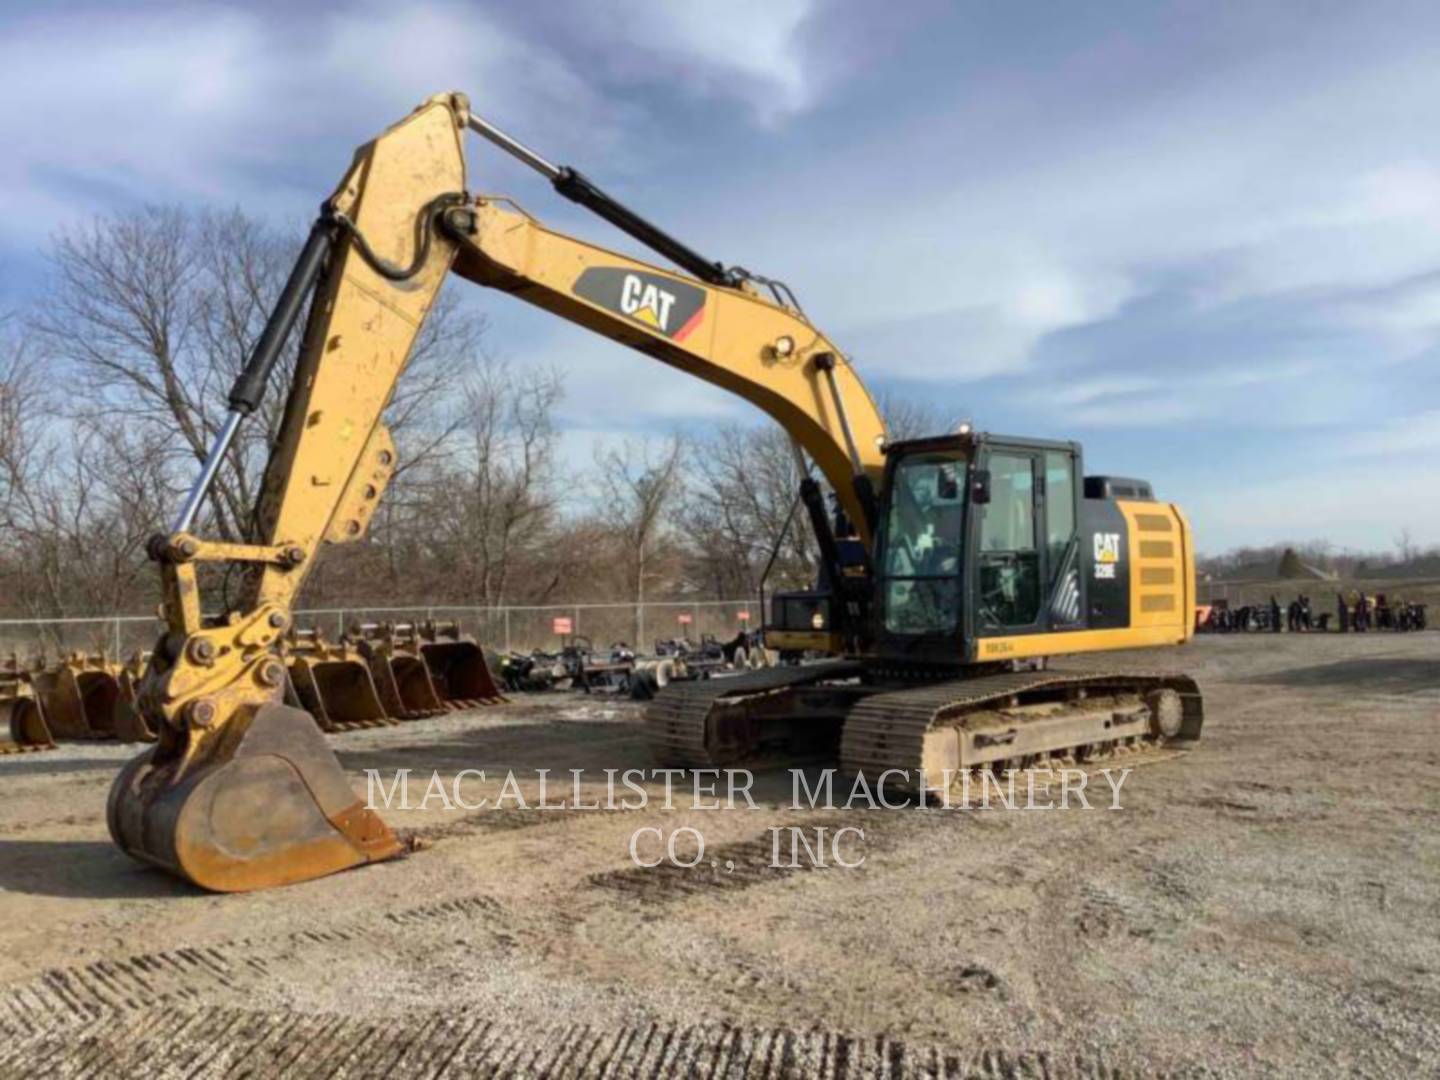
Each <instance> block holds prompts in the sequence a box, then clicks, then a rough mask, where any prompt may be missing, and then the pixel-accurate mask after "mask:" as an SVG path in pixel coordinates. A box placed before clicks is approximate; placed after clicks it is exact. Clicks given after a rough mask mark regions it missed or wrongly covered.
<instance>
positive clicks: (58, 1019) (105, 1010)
mask: <svg viewBox="0 0 1440 1080" xmlns="http://www.w3.org/2000/svg"><path fill="white" fill-rule="evenodd" d="M480 917H483V919H484V921H485V922H486V924H487V926H488V927H492V928H493V927H494V925H495V924H496V923H498V922H506V923H507V924H513V923H514V922H516V921H523V920H516V919H514V918H513V913H512V912H510V911H509V910H508V909H507V908H505V906H504V905H502V904H501V903H500V902H499V901H497V900H495V899H494V898H493V897H491V896H488V895H484V894H477V895H472V896H465V897H459V898H456V899H451V900H442V901H436V902H434V903H430V904H422V905H420V906H417V907H412V908H406V909H403V910H400V911H389V912H378V913H374V914H370V915H367V916H365V917H364V918H362V919H360V920H358V921H357V922H356V923H354V924H352V925H351V926H350V927H348V928H346V929H327V930H309V929H307V930H296V931H292V932H290V933H287V934H283V935H278V936H276V937H274V938H267V939H255V938H240V939H236V940H233V941H221V942H217V943H214V944H211V945H205V946H198V947H185V948H176V949H167V950H161V951H156V952H148V953H139V954H135V955H132V956H128V957H122V958H117V959H105V960H96V961H94V962H92V963H88V964H81V965H76V966H73V967H66V968H51V969H49V970H47V971H43V972H41V973H40V974H39V975H37V976H35V977H34V978H32V979H30V980H28V981H26V982H23V983H18V984H13V985H11V986H8V987H0V1044H13V1043H16V1042H20V1041H24V1040H27V1039H35V1038H43V1037H45V1036H46V1035H47V1034H48V1033H50V1032H52V1031H61V1032H71V1031H73V1030H75V1029H76V1028H84V1027H85V1026H87V1025H90V1024H93V1023H94V1022H95V1021H96V1020H97V1019H98V1018H100V1017H113V1016H116V1015H125V1014H128V1013H135V1012H144V1011H148V1010H153V1009H154V1008H155V1007H157V1006H160V1005H174V1006H176V1007H182V1008H183V1007H186V1006H193V1005H198V1003H199V1002H200V1001H201V1000H202V999H204V998H206V997H208V996H209V995H212V994H216V993H222V994H229V995H231V996H232V997H233V996H239V995H243V994H245V993H246V992H247V991H249V990H251V989H253V988H254V986H255V985H256V984H257V983H258V982H262V981H265V980H269V979H273V978H275V977H276V974H275V971H276V968H277V966H280V965H282V964H283V963H286V962H291V961H293V960H294V958H295V957H296V956H297V954H299V953H303V952H305V951H307V950H313V949H331V948H334V947H336V946H346V945H351V944H354V943H355V942H357V941H364V940H367V939H368V938H370V937H371V936H372V935H373V934H374V933H375V932H376V931H377V930H383V929H385V928H389V927H413V926H416V925H420V924H434V923H439V922H443V921H445V920H457V921H469V920H472V919H476V918H480ZM512 928H513V926H512Z"/></svg>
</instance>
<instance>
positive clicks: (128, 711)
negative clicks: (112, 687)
mask: <svg viewBox="0 0 1440 1080" xmlns="http://www.w3.org/2000/svg"><path fill="white" fill-rule="evenodd" d="M149 663H150V654H149V653H147V652H137V653H136V654H135V655H134V656H132V657H131V658H130V659H129V660H128V661H127V662H126V663H125V666H124V667H122V668H121V669H120V673H119V675H118V676H117V677H116V681H117V683H118V684H119V687H120V696H119V699H118V700H117V701H116V703H115V737H116V738H117V739H119V740H120V741H121V742H154V741H155V729H154V728H152V727H151V726H150V722H149V721H148V720H146V719H145V714H144V713H143V712H141V710H140V703H139V698H138V688H139V685H140V679H141V677H142V676H143V675H144V674H145V668H146V665H148V664H149Z"/></svg>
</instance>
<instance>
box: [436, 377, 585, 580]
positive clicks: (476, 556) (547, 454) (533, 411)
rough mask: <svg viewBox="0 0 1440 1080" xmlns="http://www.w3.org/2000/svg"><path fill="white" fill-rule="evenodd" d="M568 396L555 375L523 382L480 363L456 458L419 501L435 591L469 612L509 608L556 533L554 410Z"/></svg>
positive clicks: (470, 383)
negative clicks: (537, 552)
mask: <svg viewBox="0 0 1440 1080" xmlns="http://www.w3.org/2000/svg"><path fill="white" fill-rule="evenodd" d="M562 393H563V384H562V381H561V378H560V376H559V374H558V373H556V372H554V371H548V370H534V371H525V372H522V373H520V374H518V375H517V374H516V373H515V372H514V371H513V370H512V369H511V367H510V366H509V365H508V364H504V363H498V362H494V361H488V362H485V363H482V364H481V365H480V366H479V367H478V368H477V369H476V370H475V371H474V372H473V374H472V375H471V376H470V378H469V379H468V380H467V382H466V384H465V387H464V391H463V408H462V410H461V412H460V421H459V431H458V439H457V445H456V448H455V451H454V452H453V453H452V454H451V455H449V456H448V457H447V458H446V459H445V460H444V461H443V462H442V463H440V464H439V465H437V467H436V468H434V469H433V470H431V471H430V477H429V479H428V480H422V481H417V483H420V484H423V486H424V494H423V495H422V496H421V498H420V504H421V505H422V507H423V522H424V523H423V526H422V527H424V528H426V529H427V530H428V531H429V532H430V534H431V535H432V536H433V538H434V539H433V541H432V544H433V553H434V560H433V563H434V565H433V566H432V568H431V569H432V573H434V574H438V575H439V576H440V577H441V578H442V579H443V584H442V582H441V581H437V583H436V584H437V586H439V587H442V588H444V589H445V590H446V591H453V592H454V593H456V594H457V595H458V597H459V598H461V599H464V600H465V601H466V602H467V603H473V604H482V605H498V604H502V603H504V602H505V601H506V600H507V599H509V598H510V590H511V581H512V576H513V571H514V570H515V568H516V565H517V563H523V561H524V556H525V554H526V553H527V552H528V550H529V549H530V548H531V547H532V546H536V545H539V544H541V543H542V542H543V540H544V537H545V534H546V533H547V531H548V530H549V529H550V528H551V527H552V526H553V525H554V517H555V513H556V508H557V505H558V502H559V492H558V488H557V484H556V478H555V452H556V446H557V439H558V437H557V435H556V432H555V425H554V410H555V406H556V405H557V404H558V403H559V401H560V398H561V396H562Z"/></svg>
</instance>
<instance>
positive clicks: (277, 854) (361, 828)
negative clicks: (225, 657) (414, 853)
mask: <svg viewBox="0 0 1440 1080" xmlns="http://www.w3.org/2000/svg"><path fill="white" fill-rule="evenodd" d="M106 818H107V821H108V824H109V826H110V835H111V836H112V837H113V838H114V840H115V842H116V844H118V845H119V846H120V847H121V848H122V849H123V850H124V851H126V852H128V853H129V854H130V855H132V856H134V857H136V858H138V859H143V860H145V861H147V862H150V863H153V864H155V865H157V866H160V867H163V868H164V869H166V870H168V871H169V872H170V873H172V874H176V875H178V876H180V877H182V878H185V879H186V880H188V881H192V882H194V883H195V884H196V885H199V886H201V887H202V888H206V889H211V890H213V891H215V892H244V891H248V890H251V889H263V888H269V887H272V886H276V885H288V884H291V883H293V882H297V881H307V880H309V879H310V878H315V877H321V876H323V875H326V874H333V873H336V872H337V871H340V870H346V869H349V868H350V867H352V866H359V865H361V864H363V863H367V862H378V861H380V860H382V859H389V858H394V857H395V856H397V855H400V854H402V852H403V850H404V848H403V846H402V844H401V843H400V841H399V840H397V839H396V837H395V835H394V834H393V833H392V832H391V831H390V829H389V827H388V826H386V824H385V822H384V821H382V820H381V819H380V817H379V816H378V815H377V814H376V813H374V811H372V810H369V809H367V808H366V806H365V804H364V803H363V802H362V801H360V800H359V799H357V798H356V797H355V792H354V791H353V790H352V789H351V787H350V783H349V781H348V779H347V778H346V776H345V772H344V770H343V769H341V767H340V763H339V762H338V761H337V760H336V758H335V755H334V753H333V752H332V751H331V750H330V747H329V746H328V745H327V743H326V741H325V736H324V735H323V734H322V733H321V731H320V729H319V728H318V727H316V725H315V724H314V723H313V722H312V721H311V719H310V717H309V716H307V715H306V714H305V713H304V712H302V711H300V710H299V709H295V708H292V707H290V706H288V705H282V704H280V703H279V702H267V703H265V704H263V705H258V706H250V707H248V708H247V710H246V712H245V713H243V714H242V715H239V716H237V717H236V718H235V719H234V721H232V722H231V724H230V725H229V726H227V729H226V732H225V739H224V740H223V741H222V742H221V743H220V744H218V745H216V746H214V747H212V748H211V749H210V751H209V752H208V753H207V754H206V755H205V756H204V757H202V758H200V759H199V760H196V761H193V762H187V761H186V759H185V757H184V756H183V755H179V754H177V752H176V748H175V747H174V746H169V745H167V741H166V739H164V738H162V739H161V741H160V742H159V743H158V744H156V745H155V746H153V747H151V748H150V749H149V750H147V751H146V752H145V753H143V754H141V755H140V756H139V757H137V758H135V759H134V760H133V761H131V762H130V763H129V764H127V765H126V766H125V768H124V769H123V770H122V771H121V772H120V775H119V776H118V777H116V779H115V783H114V785H113V786H112V787H111V789H110V799H109V804H108V806H107V810H106Z"/></svg>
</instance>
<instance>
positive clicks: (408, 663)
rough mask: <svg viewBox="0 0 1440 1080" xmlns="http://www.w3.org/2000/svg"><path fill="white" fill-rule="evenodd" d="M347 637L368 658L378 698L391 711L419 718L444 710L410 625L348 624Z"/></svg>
mask: <svg viewBox="0 0 1440 1080" xmlns="http://www.w3.org/2000/svg"><path fill="white" fill-rule="evenodd" d="M350 637H351V639H352V640H353V641H354V642H355V647H356V648H357V649H359V650H360V652H361V654H362V655H364V657H365V659H366V660H367V661H368V662H369V664H370V674H371V676H372V677H373V678H374V680H375V685H376V687H377V688H379V691H380V700H381V701H383V702H384V703H385V708H386V709H387V710H388V711H389V712H390V715H392V716H398V717H400V718H401V719H403V720H420V719H423V718H424V717H427V716H439V715H440V714H441V713H444V712H446V711H447V710H446V707H445V703H444V701H443V700H442V699H441V697H440V691H439V690H438V689H436V686H435V680H434V679H433V678H431V676H430V669H429V668H428V667H427V666H426V665H425V658H424V657H423V656H421V655H420V650H419V648H418V640H417V638H416V634H415V628H414V626H413V625H410V624H408V623H402V624H398V625H397V624H393V623H361V624H359V625H357V626H353V627H351V628H350Z"/></svg>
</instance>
